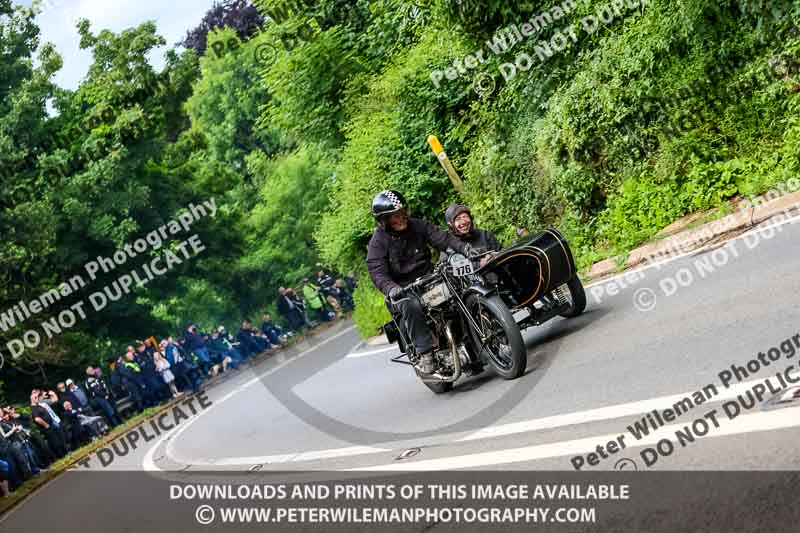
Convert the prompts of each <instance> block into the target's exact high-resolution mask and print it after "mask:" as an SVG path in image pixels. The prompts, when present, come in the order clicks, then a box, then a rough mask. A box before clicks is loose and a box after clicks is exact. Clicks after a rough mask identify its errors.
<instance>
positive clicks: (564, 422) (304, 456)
mask: <svg viewBox="0 0 800 533" xmlns="http://www.w3.org/2000/svg"><path fill="white" fill-rule="evenodd" d="M761 381H763V378H762V379H753V380H750V381H745V382H742V383H738V384H736V385H732V386H731V387H730V388H728V389H722V390H721V391H719V394H717V395H716V396H713V397H712V398H711V399H710V400H709V402H722V401H725V400H729V399H732V398H735V397H736V396H737V395H738V394H741V393H743V392H745V391H746V390H748V389H750V388H751V387H752V386H753V385H755V384H756V383H758V382H761ZM694 392H695V391H689V392H685V393H682V394H672V395H669V396H661V397H658V398H651V399H648V400H640V401H636V402H629V403H623V404H616V405H609V406H606V407H600V408H596V409H589V410H585V411H576V412H573V413H565V414H561V415H553V416H546V417H542V418H535V419H532V420H525V421H522V422H512V423H509V424H501V425H496V426H488V427H486V428H484V429H481V430H478V431H473V432H458V433H454V434H443V435H439V436H437V437H435V438H433V439H429V441H428V442H427V443H426V444H427V445H428V446H431V445H434V444H448V443H452V442H469V441H474V440H479V439H489V438H497V437H502V436H508V435H518V434H522V433H532V432H534V431H539V430H543V429H555V428H559V427H565V426H573V425H577V424H585V423H591V422H599V421H603V420H613V419H616V418H623V417H627V416H630V417H635V416H637V415H643V414H645V413H649V412H651V411H653V410H654V409H658V410H664V409H667V408H671V407H672V406H673V405H674V404H675V403H677V402H678V401H680V400H682V399H684V398H686V397H687V396H691V395H692V394H693V393H694ZM698 409H699V406H698V407H695V408H694V409H692V410H691V411H689V412H688V413H684V414H683V415H682V418H683V419H685V420H693V419H694V413H695V412H699V410H698ZM193 420H195V419H193ZM632 422H633V420H631V422H629V423H632ZM626 424H627V423H626ZM624 429H625V426H623V425H622V424H621V425H620V431H623V430H624ZM616 435H618V434H616ZM616 435H614V436H615V437H616ZM175 436H176V437H177V436H178V434H176V435H175ZM173 442H174V439H173V440H172V441H170V443H169V445H168V447H167V455H169V456H171V455H170V446H172V443H173ZM415 442H416V443H417V444H418V441H415ZM412 444H414V443H411V442H407V441H390V442H381V443H376V444H374V445H373V446H347V447H343V448H330V449H327V450H313V451H306V452H297V453H290V454H275V455H262V456H249V457H230V458H224V459H193V460H191V464H194V465H197V466H239V465H254V464H276V463H296V462H301V461H314V460H320V459H337V458H343V457H353V456H356V455H372V454H380V453H385V452H387V451H391V450H394V449H399V448H405V447H408V446H410V445H412ZM595 445H596V442H595ZM182 462H188V461H182Z"/></svg>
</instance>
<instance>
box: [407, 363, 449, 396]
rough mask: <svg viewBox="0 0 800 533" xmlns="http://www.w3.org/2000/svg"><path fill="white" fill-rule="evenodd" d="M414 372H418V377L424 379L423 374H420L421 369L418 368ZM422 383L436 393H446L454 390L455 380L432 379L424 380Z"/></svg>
mask: <svg viewBox="0 0 800 533" xmlns="http://www.w3.org/2000/svg"><path fill="white" fill-rule="evenodd" d="M414 372H416V373H417V377H418V378H420V381H421V380H422V376H420V374H419V370H417V369H416V368H415V369H414ZM422 383H424V384H425V386H426V387H428V388H429V389H430V390H432V391H433V392H434V394H445V393H448V392H450V391H451V390H453V382H452V381H440V382H432V381H423V382H422Z"/></svg>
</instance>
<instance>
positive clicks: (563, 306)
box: [383, 229, 586, 394]
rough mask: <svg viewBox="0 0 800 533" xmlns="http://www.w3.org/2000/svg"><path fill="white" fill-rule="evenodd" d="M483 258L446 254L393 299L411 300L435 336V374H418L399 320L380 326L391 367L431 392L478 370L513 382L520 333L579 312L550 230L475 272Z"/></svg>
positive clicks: (562, 242)
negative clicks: (407, 368) (399, 366)
mask: <svg viewBox="0 0 800 533" xmlns="http://www.w3.org/2000/svg"><path fill="white" fill-rule="evenodd" d="M488 254H489V252H487V253H484V254H479V255H478V256H475V257H473V258H466V257H464V256H463V255H461V254H458V253H452V254H447V255H445V256H444V257H443V259H442V261H440V262H439V263H438V264H437V265H436V266H435V268H434V270H433V272H432V273H431V274H428V275H427V276H423V277H421V278H419V279H417V280H416V281H414V282H413V283H411V284H410V285H408V286H406V287H404V288H403V290H402V291H401V293H400V296H399V298H407V297H411V296H412V295H414V296H416V297H417V298H419V300H420V302H421V303H422V307H423V309H424V311H425V315H426V319H427V323H428V327H430V329H431V332H432V334H433V338H434V366H435V368H436V371H435V372H434V374H432V375H422V374H420V372H419V370H418V365H419V360H420V354H417V353H416V351H415V349H414V346H413V343H411V342H410V341H409V339H407V338H406V336H405V333H404V331H403V329H402V328H401V327H399V322H400V317H399V316H393V317H392V321H391V322H389V323H387V324H385V325H384V327H383V329H384V333H385V334H386V337H387V339H388V340H389V342H397V343H398V345H399V347H400V351H401V352H402V353H401V354H400V355H399V356H397V357H394V358H392V361H393V362H396V363H403V364H409V365H412V366H413V367H414V369H415V371H416V372H417V375H418V376H419V377H420V379H422V381H423V382H424V383H425V385H427V386H428V388H429V389H431V390H432V391H433V392H435V393H437V394H438V393H444V392H448V391H450V390H451V389H452V388H453V383H455V382H456V381H457V380H458V379H459V378H460V377H461V376H462V375H475V374H479V373H481V372H483V370H484V367H485V366H486V365H487V364H488V365H489V366H491V367H492V368H493V369H494V370H495V372H497V374H499V375H500V376H501V377H503V378H505V379H516V378H518V377H520V376H521V375H522V374H523V373H524V372H525V368H526V365H527V349H526V347H525V343H524V341H523V340H522V334H521V332H520V328H521V327H522V328H525V327H530V326H534V325H540V324H542V323H544V322H546V321H547V320H549V319H551V318H553V317H555V316H557V315H560V316H563V317H574V316H577V315H579V314H581V313H582V312H583V310H584V308H585V307H586V294H585V293H584V290H583V286H582V285H581V281H580V279H579V278H578V275H577V271H576V268H575V261H574V259H573V257H572V252H571V251H570V249H569V245H568V244H567V241H566V239H564V237H563V236H562V235H561V234H560V233H558V232H557V231H556V230H554V229H548V230H547V231H545V232H543V233H541V234H539V235H535V236H531V237H528V238H525V239H523V240H520V241H518V242H516V243H515V244H513V245H512V246H509V247H507V248H505V249H503V250H501V251H500V252H497V253H492V255H491V258H490V259H489V260H488V261H486V264H485V265H484V266H483V267H478V265H477V263H479V259H480V258H481V257H482V256H484V255H488ZM515 314H516V315H518V316H519V320H516V319H515ZM403 359H406V360H403Z"/></svg>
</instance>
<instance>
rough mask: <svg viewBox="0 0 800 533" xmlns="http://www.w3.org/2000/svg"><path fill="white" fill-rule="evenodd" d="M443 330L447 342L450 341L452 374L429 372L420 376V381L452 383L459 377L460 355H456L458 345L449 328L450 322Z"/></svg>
mask: <svg viewBox="0 0 800 533" xmlns="http://www.w3.org/2000/svg"><path fill="white" fill-rule="evenodd" d="M444 332H445V335H447V342H449V343H450V351H451V352H452V353H453V375H452V376H443V375H441V374H431V375H430V376H426V377H424V378H422V381H430V382H437V383H440V382H444V383H448V382H450V383H452V382H453V381H455V380H457V379H458V378H460V377H461V357H460V356H459V355H458V347H457V346H456V340H455V337H454V336H453V330H452V329H451V328H450V322H448V323H447V325H446V326H445V329H444Z"/></svg>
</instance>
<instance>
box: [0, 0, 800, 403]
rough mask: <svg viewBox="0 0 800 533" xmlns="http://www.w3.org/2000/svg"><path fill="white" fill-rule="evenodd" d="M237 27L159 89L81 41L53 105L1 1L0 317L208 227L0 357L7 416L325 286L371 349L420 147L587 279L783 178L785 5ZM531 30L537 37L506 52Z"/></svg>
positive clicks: (505, 235)
mask: <svg viewBox="0 0 800 533" xmlns="http://www.w3.org/2000/svg"><path fill="white" fill-rule="evenodd" d="M255 7H256V8H257V9H258V11H255V10H253V8H252V5H251V4H250V3H248V2H243V1H238V0H237V1H228V2H224V3H221V4H218V5H216V6H215V7H214V8H213V9H212V10H210V11H209V13H208V15H207V17H206V19H204V21H203V22H202V24H201V25H200V26H199V27H198V28H195V29H192V30H189V34H188V36H187V39H186V41H185V43H184V44H185V46H186V50H183V51H171V52H170V53H169V54H168V58H167V66H166V68H165V69H163V70H162V71H160V72H159V71H156V70H154V69H153V68H152V66H151V65H150V64H149V63H148V61H147V59H146V58H147V54H148V53H149V52H150V51H151V50H153V49H154V48H156V47H158V46H161V45H163V44H164V39H163V38H162V37H160V36H159V34H158V29H157V27H156V26H155V25H154V24H153V23H144V24H142V25H140V26H139V27H136V28H132V29H129V30H126V31H124V32H122V33H120V34H114V33H112V32H109V31H105V30H102V29H96V30H93V29H92V28H91V27H90V26H89V24H88V23H87V22H85V21H84V22H81V24H80V35H81V46H82V47H84V48H86V49H90V50H91V51H92V53H93V55H94V63H93V65H92V67H91V69H90V71H89V73H88V74H87V76H86V78H85V79H84V80H83V81H82V82H81V84H80V86H79V87H78V88H77V89H76V90H75V91H66V90H63V89H60V88H58V87H55V86H54V85H53V84H52V83H51V81H50V80H52V77H53V75H54V73H55V72H57V71H58V70H59V69H60V68H61V66H62V62H61V58H60V57H59V56H58V54H57V53H56V51H55V50H53V48H52V47H50V46H48V45H46V44H43V43H41V42H39V35H38V28H37V27H36V25H35V22H34V18H33V16H32V15H31V14H30V13H29V12H28V11H26V10H23V9H22V8H15V7H13V6H12V4H11V2H10V0H0V52H2V53H0V79H1V80H2V81H3V83H2V84H0V94H2V99H1V100H0V168H2V172H0V182H2V183H0V233H2V235H3V236H4V240H3V242H2V244H0V312H3V311H5V310H6V309H8V308H9V307H10V306H12V305H14V304H16V303H17V302H19V301H20V300H29V299H31V298H33V297H35V296H37V295H39V294H41V293H42V292H44V291H46V290H49V289H52V288H54V287H56V286H58V284H59V283H61V282H62V281H64V280H66V279H69V277H70V276H72V275H74V274H76V273H78V272H80V270H81V268H82V266H83V265H84V264H85V263H86V261H88V260H91V259H93V258H95V257H97V256H98V255H103V256H107V255H109V254H112V253H113V252H114V250H116V249H117V248H118V247H120V246H123V245H124V244H125V243H127V242H130V241H131V239H134V238H136V237H137V236H141V235H143V234H145V233H147V232H148V231H151V230H152V229H154V228H156V227H158V226H160V225H161V224H163V223H164V222H165V221H167V220H170V219H172V218H174V217H175V216H176V215H177V214H178V213H180V212H181V211H182V210H183V209H185V208H186V207H187V206H188V205H189V204H190V203H195V204H197V203H200V202H202V201H204V200H207V199H209V198H214V199H215V200H216V202H217V204H218V205H219V210H218V213H217V215H216V217H215V218H208V219H204V220H202V221H201V222H199V223H198V225H197V226H196V227H193V229H192V232H194V233H197V234H198V236H199V237H200V238H201V239H202V241H203V243H204V244H205V246H206V250H205V251H204V252H203V254H202V255H201V256H199V257H198V258H196V259H195V260H193V261H189V262H186V263H185V264H183V265H181V266H180V267H178V268H176V269H175V270H174V271H171V272H170V273H169V274H167V275H165V276H162V277H159V278H158V279H157V280H154V281H153V282H152V283H149V284H148V285H147V286H146V287H142V288H139V289H137V291H136V293H135V294H134V295H131V296H128V297H127V298H123V299H121V300H120V301H118V302H115V303H114V304H113V305H111V306H109V307H108V308H107V309H105V310H104V311H103V312H101V313H96V314H91V315H89V317H88V318H87V319H86V320H85V321H83V322H81V323H79V324H78V325H76V326H75V327H74V328H72V329H70V330H69V331H68V332H66V333H64V334H63V335H60V336H56V337H54V338H53V339H48V341H47V342H45V343H43V345H41V346H39V347H37V348H36V349H33V350H28V351H26V353H25V355H24V356H23V357H22V358H21V359H19V360H10V358H9V357H8V356H7V354H6V359H7V363H6V366H5V368H4V369H3V372H4V375H3V381H4V382H5V387H6V389H7V390H8V391H9V392H11V393H12V394H14V393H19V391H21V390H22V388H23V387H24V386H28V385H30V383H31V382H32V378H28V377H26V375H31V374H32V375H34V376H39V377H43V376H42V374H47V375H48V376H52V375H54V374H55V375H59V373H65V372H74V371H75V368H76V367H77V366H78V365H81V364H84V363H86V362H90V361H97V360H98V359H100V358H104V357H106V356H109V355H111V354H112V353H116V350H119V348H120V346H121V345H122V344H123V343H127V342H128V340H129V339H131V338H142V337H143V336H145V335H147V336H149V335H151V334H168V333H172V332H173V331H174V330H175V328H182V327H183V326H184V325H185V323H186V322H187V321H188V320H193V321H196V322H197V323H199V324H200V325H201V326H203V327H211V326H213V325H216V324H218V323H220V322H225V323H226V325H228V327H229V329H231V328H235V326H236V324H235V323H234V322H235V321H238V320H241V319H242V318H245V317H251V318H254V317H256V316H257V314H258V313H260V312H262V311H264V310H269V309H270V308H271V304H272V302H273V301H274V297H275V291H276V289H277V287H278V286H280V285H284V284H286V285H291V284H295V283H297V282H298V281H299V280H300V279H302V278H303V277H305V276H307V275H309V274H310V273H311V272H312V271H313V270H314V269H316V266H317V264H318V263H322V264H324V265H326V266H328V267H331V268H334V269H336V270H338V271H339V272H348V271H351V270H353V271H355V272H357V273H358V275H359V276H360V277H361V281H362V283H361V286H360V288H359V290H358V292H357V293H356V295H355V298H356V301H357V303H358V310H357V314H356V323H357V325H358V326H359V328H360V329H361V331H362V333H364V334H365V335H369V334H372V333H374V332H375V329H376V327H377V326H378V325H379V324H380V323H381V321H382V320H383V319H384V318H385V309H384V307H383V305H382V300H381V297H380V295H378V294H377V293H376V292H375V291H374V289H372V288H371V286H370V283H369V281H368V280H367V278H366V276H365V265H364V251H365V245H366V243H367V241H368V239H369V236H370V234H371V232H372V229H373V221H372V220H371V218H370V216H369V213H368V206H369V202H370V199H371V197H372V196H373V195H374V194H375V193H376V192H378V191H379V190H381V189H383V188H387V187H393V188H397V189H400V190H403V191H404V192H405V193H406V195H407V196H408V198H409V199H410V200H411V202H412V206H413V210H414V212H415V213H416V214H418V215H421V216H425V217H428V218H430V219H432V220H436V221H438V222H442V213H443V211H444V208H445V207H446V205H447V204H448V203H449V202H450V201H453V200H455V199H456V196H457V195H456V193H455V191H453V190H452V187H451V185H450V182H449V180H448V179H447V177H446V176H445V174H444V173H443V172H442V171H441V169H440V167H439V165H438V163H437V161H436V158H435V157H434V156H433V154H432V153H431V152H430V149H429V148H428V146H427V144H426V138H427V136H428V135H430V134H436V135H438V136H439V138H440V139H441V140H442V141H443V142H444V144H445V146H446V148H447V151H448V153H449V154H450V156H451V159H452V160H453V161H454V163H455V165H456V167H457V168H458V169H459V170H460V171H461V172H462V174H463V177H464V181H465V183H466V192H465V198H463V199H462V200H465V201H467V202H469V203H470V204H471V205H472V206H473V210H474V213H475V214H476V215H477V217H478V220H479V222H480V224H481V225H483V226H485V227H487V228H488V229H490V230H492V231H494V232H496V233H497V234H498V235H499V236H501V238H502V239H503V240H505V241H510V240H512V239H513V235H514V229H515V228H516V227H518V226H525V227H528V228H529V229H531V230H536V229H539V228H543V227H545V226H547V225H554V226H557V227H559V228H561V229H562V230H564V231H565V232H566V233H567V235H568V238H569V239H570V241H571V243H572V245H573V248H574V249H575V251H576V252H577V254H578V260H579V262H580V265H581V266H584V267H585V266H588V265H589V264H591V262H592V261H594V260H597V259H599V258H602V257H608V256H613V255H617V254H623V253H625V252H626V251H627V250H629V249H630V248H631V247H633V246H635V245H636V244H638V243H641V242H642V241H643V240H645V239H647V238H649V237H651V236H652V235H654V234H655V233H656V232H657V231H658V230H660V229H661V228H662V227H664V226H665V225H667V224H669V223H670V222H672V221H673V220H674V219H675V218H677V217H679V216H681V215H683V214H685V213H688V212H691V211H695V210H698V209H706V208H709V207H714V206H719V205H722V204H724V203H725V202H726V201H727V200H729V199H730V198H732V197H734V196H737V195H748V194H755V193H758V192H761V191H763V190H765V189H766V188H768V187H769V186H771V185H772V184H775V183H777V182H780V181H784V180H786V179H787V178H789V177H797V175H798V171H800V150H798V145H800V112H799V111H800V30H798V23H800V1H798V0H785V1H784V0H778V1H767V0H727V1H724V2H718V1H714V0H688V1H686V2H672V1H669V0H648V1H644V2H636V1H633V0H632V1H629V2H626V3H625V5H624V6H623V7H622V8H619V9H618V10H617V12H614V10H613V8H611V7H608V6H606V4H604V3H603V2H587V1H583V0H581V1H572V0H562V1H560V2H555V1H552V0H548V1H536V2H533V1H530V2H511V3H510V2H501V1H500V0H489V1H483V2H476V1H472V0H415V1H410V0H409V1H405V0H355V1H353V0H317V1H313V2H312V1H291V2H290V1H287V0H259V1H257V2H255ZM606 7H608V8H607V9H605V8H606ZM604 9H605V10H604ZM259 12H260V14H259ZM545 13H546V16H545ZM587 17H594V21H595V23H591V20H592V19H591V18H587ZM587 20H588V21H590V23H587V22H586V21H587ZM531 21H536V24H537V25H538V31H535V32H534V34H533V35H531V36H530V37H523V36H522V35H521V34H519V35H518V34H517V33H516V32H522V31H523V30H524V31H525V33H529V32H530V29H525V28H524V24H525V23H530V22H531ZM512 25H513V26H512ZM209 48H211V49H212V50H214V51H215V52H217V51H218V52H219V53H208V52H207V50H208V49H209ZM495 50H496V52H495ZM476 52H480V54H479V55H475V53H476ZM467 56H469V57H470V58H474V57H480V59H481V62H477V61H476V60H474V59H473V60H472V61H475V62H476V63H477V64H473V66H469V65H470V62H469V61H470V60H468V59H466V57H467ZM465 65H466V67H465ZM447 69H451V70H450V71H449V72H448V70H447ZM459 69H460V70H459ZM446 72H448V73H447V74H445V73H446ZM454 73H455V74H457V75H456V76H453V74H454ZM451 78H455V79H451ZM476 88H477V90H476ZM48 109H49V111H48ZM128 266H130V267H131V268H133V267H135V266H137V265H136V264H131V265H126V268H127V267H128ZM118 275H119V273H118V272H116V273H114V274H110V275H109V277H108V279H101V280H99V281H98V282H97V284H98V286H100V284H102V283H104V282H108V281H111V280H113V279H114V278H115V277H116V276H118ZM69 304H70V301H69V299H67V300H65V301H63V302H59V305H58V306H53V307H52V308H49V309H47V310H46V311H45V312H44V313H43V314H42V316H41V317H38V318H41V319H46V318H48V317H51V316H55V315H56V314H57V313H58V312H59V311H60V310H61V309H63V308H64V306H68V305H69ZM38 318H37V320H38ZM26 327H30V324H28V323H26V324H24V325H23V326H19V327H16V328H11V329H10V330H9V331H5V332H0V341H2V344H0V346H4V345H5V342H7V341H8V340H9V339H11V338H16V337H18V336H19V335H20V334H21V333H22V331H24V329H25V328H26Z"/></svg>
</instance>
